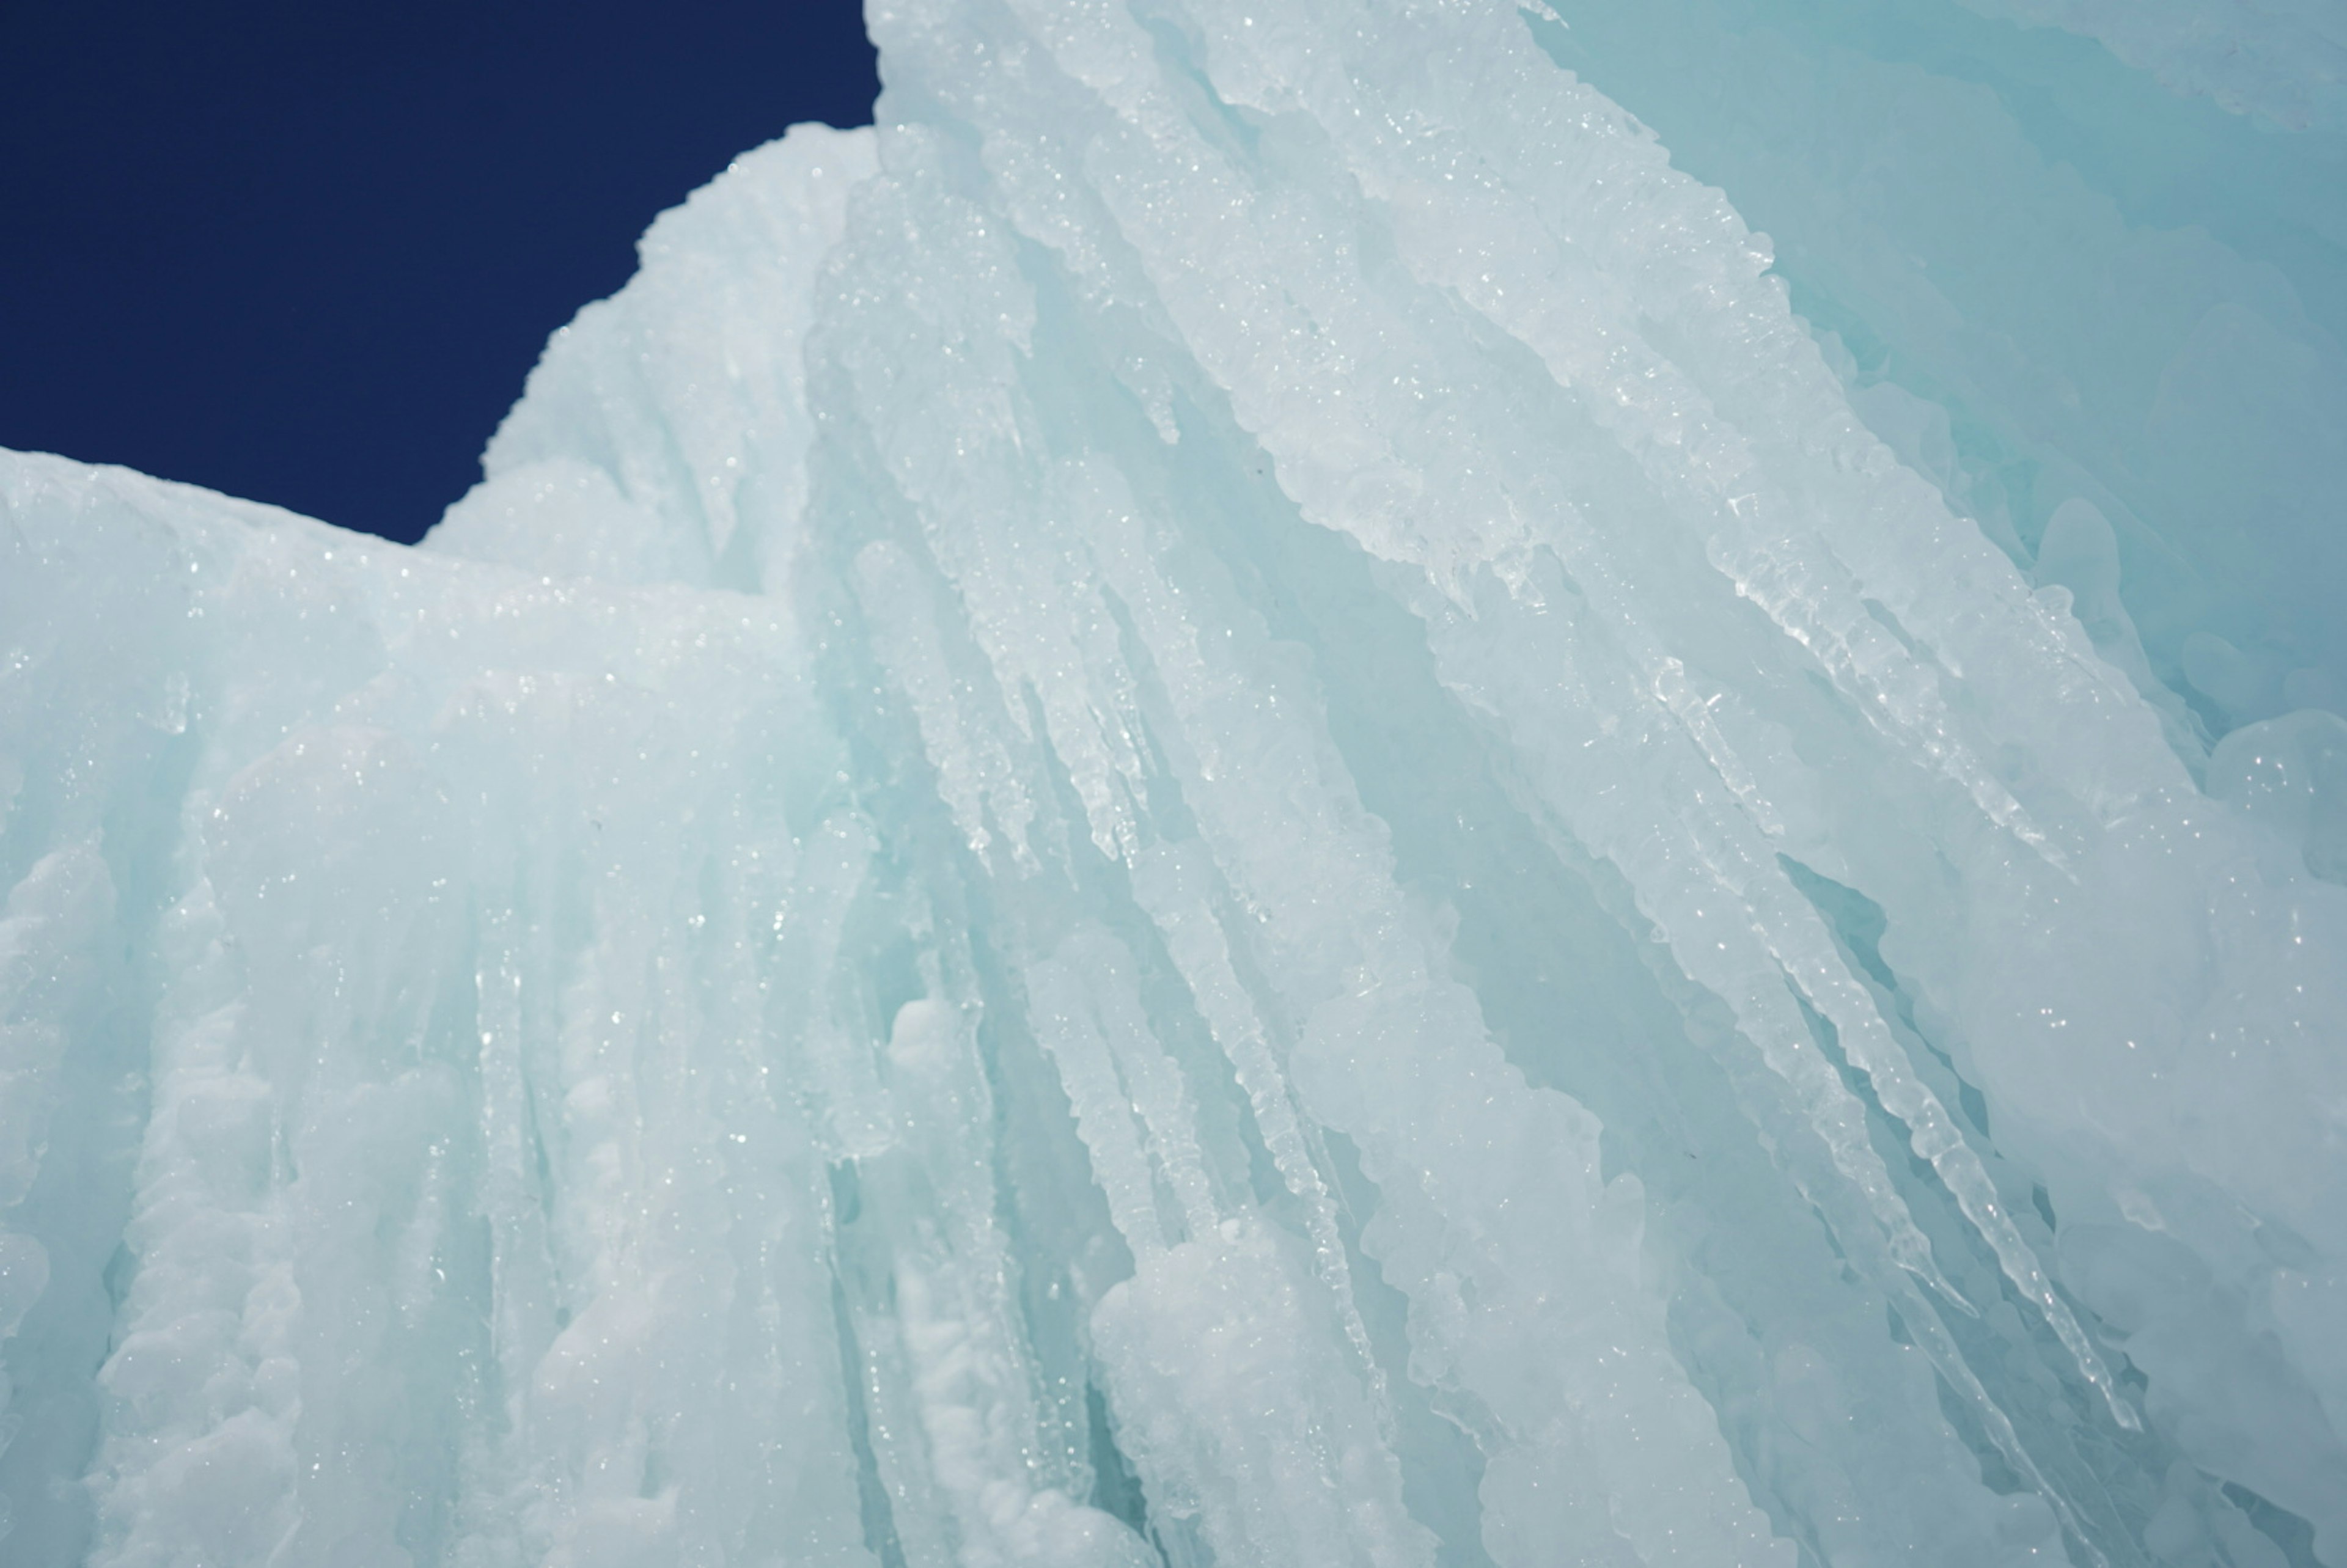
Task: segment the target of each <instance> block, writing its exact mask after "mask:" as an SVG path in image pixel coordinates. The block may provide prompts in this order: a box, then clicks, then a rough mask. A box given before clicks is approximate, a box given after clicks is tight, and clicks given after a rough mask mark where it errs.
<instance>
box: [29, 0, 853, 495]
mask: <svg viewBox="0 0 2347 1568" xmlns="http://www.w3.org/2000/svg"><path fill="white" fill-rule="evenodd" d="M875 91H876V79H875V77H874V67H873V58H872V51H871V47H870V46H869V45H868V44H867V43H866V41H865V37H864V29H863V21H862V16H861V12H860V9H859V6H858V5H857V4H856V0H678V3H676V4H671V5H660V4H651V3H641V0H638V3H623V0H569V3H567V4H558V3H552V0H376V3H374V4H368V5H357V4H348V3H345V0H236V3H229V4H222V3H217V0H181V3H179V4H171V3H169V0H0V446H14V447H17V448H21V449H31V450H39V451H51V452H62V453H64V454H65V455H67V456H71V457H77V458H81V459H84V460H86V461H89V462H106V463H121V464H126V465H128V466H131V467H135V468H142V469H145V470H147V471H148V472H149V473H153V474H157V475H160V476H162V477H166V478H172V479H184V480H188V481H190V482H192V483H195V484H200V485H206V486H210V487H213V488H215V489H220V490H225V491H228V492H230V493H231V494H233V495H239V496H245V497H251V498H252V499H255V500H261V501H271V502H274V503H276V504H277V505H279V506H283V507H292V508H293V509H294V510H296V511H301V512H307V513H309V514H311V515H313V516H314V517H319V518H324V519H326V520H327V521H329V522H333V523H339V524H342V525H343V526H344V527H346V528H364V529H366V530H368V531H370V532H373V533H379V534H383V535H385V536H388V537H390V538H398V539H414V538H417V537H418V536H419V535H421V534H422V532H423V531H424V529H425V528H428V527H429V526H430V525H431V524H432V523H433V521H434V520H435V519H436V518H438V516H439V514H440V509H441V508H442V507H445V506H446V505H447V504H448V503H449V502H450V501H452V500H454V499H456V497H457V496H459V495H461V494H462V493H463V492H464V490H465V488H466V487H467V486H468V485H470V484H471V483H472V482H473V481H474V480H475V479H477V477H479V474H480V467H479V461H478V459H479V456H480V451H481V447H482V446H483V445H484V444H485V443H486V442H487V440H488V437H489V433H490V432H491V431H492V430H493V429H494V428H495V427H496V425H497V419H498V417H499V416H500V415H502V414H503V413H504V412H505V410H506V408H507V405H510V404H511V403H512V402H513V400H514V399H515V397H516V396H518V395H519V394H520V391H521V385H522V380H523V378H524V376H525V375H527V374H528V371H529V367H530V365H531V364H533V363H534V362H535V361H536V360H537V357H538V349H539V347H540V345H541V344H543V343H544V342H545V340H546V336H547V334H548V333H550V332H551V331H553V330H554V329H555V328H556V327H558V326H559V325H561V324H562V323H564V322H565V321H567V320H569V317H570V315H571V314H572V313H574V312H575V311H576V310H577V309H578V308H579V306H580V305H582V304H584V303H585V302H588V301H589V300H590V299H595V298H597V297H600V296H601V295H604V294H608V293H610V292H612V291H613V290H615V289H617V288H618V287H619V286H620V284H621V283H623V282H626V281H627V279H628V277H629V275H630V273H631V272H633V271H634V270H635V250H634V244H635V240H636V237H637V235H638V234H640V233H641V232H642V231H643V228H644V226H645V225H646V224H647V223H648V222H650V221H651V218H652V215H653V214H654V213H656V212H658V211H659V210H661V209H662V208H664V207H670V206H673V205H674V204H675V203H676V202H678V201H679V200H682V199H683V197H684V195H685V193H686V192H687V191H689V190H692V188H693V187H694V186H697V185H699V184H701V183H702V182H703V181H704V180H706V179H709V178H710V177H711V176H712V175H713V174H715V173H716V172H717V171H718V170H719V169H722V168H723V167H724V165H725V162H726V160H727V159H730V158H731V157H732V156H733V154H735V153H736V152H739V151H741V150H743V149H745V148H749V147H753V146H755V145H756V144H757V143H759V142H761V141H764V140H766V139H768V138H772V137H775V136H779V135H780V134H782V131H783V129H784V127H786V126H788V125H790V124H792V123H793V122H794V121H797V120H805V119H821V120H828V121H830V122H831V123H832V124H834V125H860V124H864V123H866V122H868V121H869V120H870V119H871V118H872V98H873V95H874V93H875Z"/></svg>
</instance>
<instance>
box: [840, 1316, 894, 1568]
mask: <svg viewBox="0 0 2347 1568" xmlns="http://www.w3.org/2000/svg"><path fill="white" fill-rule="evenodd" d="M831 1317H832V1331H833V1334H834V1335H835V1342H836V1343H837V1345H838V1347H839V1374H840V1381H841V1383H842V1385H843V1386H844V1387H845V1388H846V1390H847V1411H846V1413H847V1437H848V1442H849V1444H850V1445H851V1447H852V1449H853V1451H854V1453H855V1456H856V1507H857V1515H858V1517H859V1518H860V1519H861V1520H862V1522H863V1525H864V1546H865V1550H866V1551H868V1552H870V1553H872V1554H873V1556H875V1557H876V1558H878V1559H879V1560H880V1568H907V1563H906V1561H905V1548H904V1546H903V1544H902V1543H901V1542H899V1541H898V1540H897V1523H896V1520H895V1517H894V1515H893V1512H892V1511H891V1509H890V1507H889V1502H888V1488H887V1484H886V1483H885V1482H884V1481H882V1480H881V1479H880V1459H879V1455H878V1454H877V1453H876V1451H875V1450H874V1449H873V1447H872V1419H871V1416H870V1415H869V1413H868V1412H867V1411H866V1407H865V1399H864V1389H865V1373H864V1366H863V1361H864V1353H863V1351H862V1350H861V1349H860V1348H858V1347H857V1344H856V1325H855V1322H854V1320H853V1318H852V1317H851V1316H850V1314H849V1311H848V1307H847V1291H846V1285H845V1284H844V1283H843V1282H842V1281H841V1280H840V1279H839V1277H838V1276H836V1275H834V1276H833V1278H832V1281H831Z"/></svg>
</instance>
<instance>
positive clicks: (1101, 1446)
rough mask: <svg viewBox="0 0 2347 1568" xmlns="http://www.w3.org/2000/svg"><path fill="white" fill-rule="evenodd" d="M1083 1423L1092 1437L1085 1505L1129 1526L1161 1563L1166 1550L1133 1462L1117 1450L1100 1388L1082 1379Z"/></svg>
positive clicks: (1086, 1379)
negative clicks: (1154, 1523)
mask: <svg viewBox="0 0 2347 1568" xmlns="http://www.w3.org/2000/svg"><path fill="white" fill-rule="evenodd" d="M1084 1419H1085V1424H1086V1426H1087V1427H1088V1428H1089V1430H1090V1431H1091V1433H1092V1451H1091V1454H1090V1456H1089V1457H1090V1459H1091V1460H1092V1495H1091V1496H1090V1497H1088V1498H1086V1499H1085V1500H1084V1501H1087V1502H1089V1503H1091V1504H1092V1506H1093V1507H1094V1508H1097V1509H1099V1510H1100V1511H1101V1512H1102V1513H1105V1514H1107V1515H1108V1516H1109V1517H1111V1518H1112V1519H1120V1520H1122V1521H1123V1522H1125V1523H1126V1524H1128V1525H1130V1526H1131V1527H1132V1529H1133V1533H1134V1534H1136V1535H1138V1536H1140V1537H1141V1538H1142V1539H1143V1541H1146V1542H1149V1545H1150V1549H1151V1550H1152V1551H1153V1552H1155V1553H1157V1557H1158V1561H1160V1562H1161V1563H1162V1562H1163V1561H1164V1559H1165V1546H1164V1543H1163V1542H1161V1541H1159V1540H1158V1538H1157V1530H1156V1527H1155V1526H1154V1525H1153V1524H1152V1523H1151V1522H1150V1521H1149V1499H1148V1497H1147V1495H1146V1494H1145V1493H1143V1491H1142V1487H1141V1478H1140V1477H1139V1476H1138V1475H1136V1474H1134V1473H1133V1464H1132V1461H1131V1460H1127V1459H1126V1458H1125V1457H1124V1450H1122V1449H1121V1448H1119V1447H1118V1446H1117V1442H1116V1433H1115V1430H1113V1429H1112V1426H1111V1425H1110V1422H1109V1413H1108V1401H1107V1400H1106V1399H1102V1397H1101V1391H1100V1385H1099V1384H1098V1383H1096V1382H1094V1381H1092V1379H1091V1378H1085V1379H1084Z"/></svg>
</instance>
